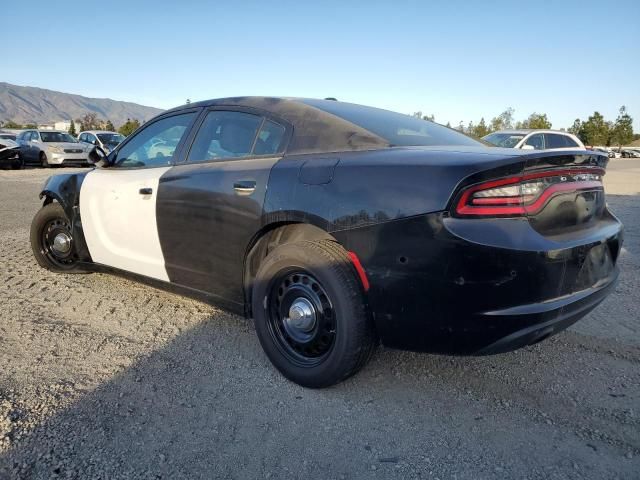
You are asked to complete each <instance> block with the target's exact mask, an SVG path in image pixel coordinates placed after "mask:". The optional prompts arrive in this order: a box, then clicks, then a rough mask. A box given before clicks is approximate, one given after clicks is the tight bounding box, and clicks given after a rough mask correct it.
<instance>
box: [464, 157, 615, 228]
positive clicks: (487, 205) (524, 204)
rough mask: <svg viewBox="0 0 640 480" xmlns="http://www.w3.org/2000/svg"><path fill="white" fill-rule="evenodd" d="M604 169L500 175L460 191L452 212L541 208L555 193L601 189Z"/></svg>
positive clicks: (532, 211)
mask: <svg viewBox="0 0 640 480" xmlns="http://www.w3.org/2000/svg"><path fill="white" fill-rule="evenodd" d="M603 175H604V170H603V169H601V168H591V169H582V170H552V171H547V172H538V173H532V174H527V175H520V176H516V177H508V178H501V179H499V180H491V181H488V182H483V183H479V184H476V185H472V186H470V187H468V188H467V189H465V190H463V191H462V194H461V195H460V197H459V200H458V201H457V203H456V209H455V213H456V214H458V215H462V216H467V215H469V216H510V217H514V216H522V215H528V214H535V213H537V212H539V211H540V210H542V209H543V208H544V206H545V205H546V204H547V201H548V200H549V199H550V198H551V197H553V196H555V195H558V194H562V193H567V192H572V191H577V190H594V189H600V190H601V189H602V188H603V187H602V176H603Z"/></svg>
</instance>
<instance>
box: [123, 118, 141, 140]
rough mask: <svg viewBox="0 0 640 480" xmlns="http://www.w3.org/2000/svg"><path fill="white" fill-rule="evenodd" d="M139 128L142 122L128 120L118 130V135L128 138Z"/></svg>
mask: <svg viewBox="0 0 640 480" xmlns="http://www.w3.org/2000/svg"><path fill="white" fill-rule="evenodd" d="M138 127H140V122H139V121H138V120H136V119H135V118H134V119H133V120H131V119H130V118H127V121H126V122H125V123H124V124H123V125H122V126H121V127H120V128H119V129H118V133H120V134H121V135H124V136H125V137H128V136H129V135H131V134H132V133H133V132H134V131H135V130H136V129H137V128H138Z"/></svg>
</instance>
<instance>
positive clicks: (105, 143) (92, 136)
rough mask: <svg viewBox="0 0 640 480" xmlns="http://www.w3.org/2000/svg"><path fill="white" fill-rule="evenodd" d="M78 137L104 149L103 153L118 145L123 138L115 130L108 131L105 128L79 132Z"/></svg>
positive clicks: (109, 151)
mask: <svg viewBox="0 0 640 480" xmlns="http://www.w3.org/2000/svg"><path fill="white" fill-rule="evenodd" d="M78 139H79V140H80V141H81V142H82V143H88V144H90V145H95V146H96V147H100V148H101V149H102V150H104V153H106V154H109V153H111V151H112V150H115V148H116V147H117V146H118V144H119V143H120V142H122V141H123V140H124V135H120V134H119V133H116V132H109V131H107V130H87V131H85V132H80V135H78Z"/></svg>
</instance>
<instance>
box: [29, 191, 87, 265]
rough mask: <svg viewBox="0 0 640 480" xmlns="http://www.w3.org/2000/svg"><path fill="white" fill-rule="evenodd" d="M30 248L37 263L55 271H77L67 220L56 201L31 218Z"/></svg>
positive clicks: (76, 260) (69, 224)
mask: <svg viewBox="0 0 640 480" xmlns="http://www.w3.org/2000/svg"><path fill="white" fill-rule="evenodd" d="M30 240H31V249H32V250H33V255H34V257H35V258H36V261H37V262H38V264H39V265H40V266H41V267H43V268H46V269H47V270H51V271H52V272H57V273H71V272H79V271H81V270H80V268H79V266H78V256H77V254H76V250H75V242H74V240H73V235H72V233H71V222H70V221H69V219H68V218H67V216H66V214H65V213H64V209H63V208H62V206H61V205H60V204H59V203H55V202H54V203H49V204H48V205H45V206H44V207H42V208H41V209H40V210H39V211H38V213H36V215H35V217H33V221H32V222H31V232H30Z"/></svg>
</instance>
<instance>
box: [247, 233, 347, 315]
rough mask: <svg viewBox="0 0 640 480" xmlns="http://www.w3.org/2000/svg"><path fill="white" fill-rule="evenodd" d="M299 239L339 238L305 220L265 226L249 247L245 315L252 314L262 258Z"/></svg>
mask: <svg viewBox="0 0 640 480" xmlns="http://www.w3.org/2000/svg"><path fill="white" fill-rule="evenodd" d="M298 240H331V241H334V242H338V240H337V239H336V238H335V237H334V236H333V235H331V234H330V233H329V232H327V231H326V230H323V229H321V228H320V227H317V226H315V225H312V224H310V223H304V222H296V221H284V222H275V223H272V224H269V225H267V226H265V227H263V228H262V229H261V230H260V231H259V232H258V233H257V234H256V235H255V236H254V237H253V239H252V241H251V243H250V244H249V246H248V247H247V251H246V254H245V260H244V270H243V288H244V300H245V302H244V303H245V315H246V316H247V317H251V316H252V312H251V292H252V288H253V280H254V278H255V277H256V274H257V273H258V269H259V268H260V264H261V263H262V260H264V258H265V257H266V256H267V255H268V254H269V252H270V251H272V250H273V249H274V248H276V247H277V246H279V245H283V244H285V243H292V242H295V241H298Z"/></svg>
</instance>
